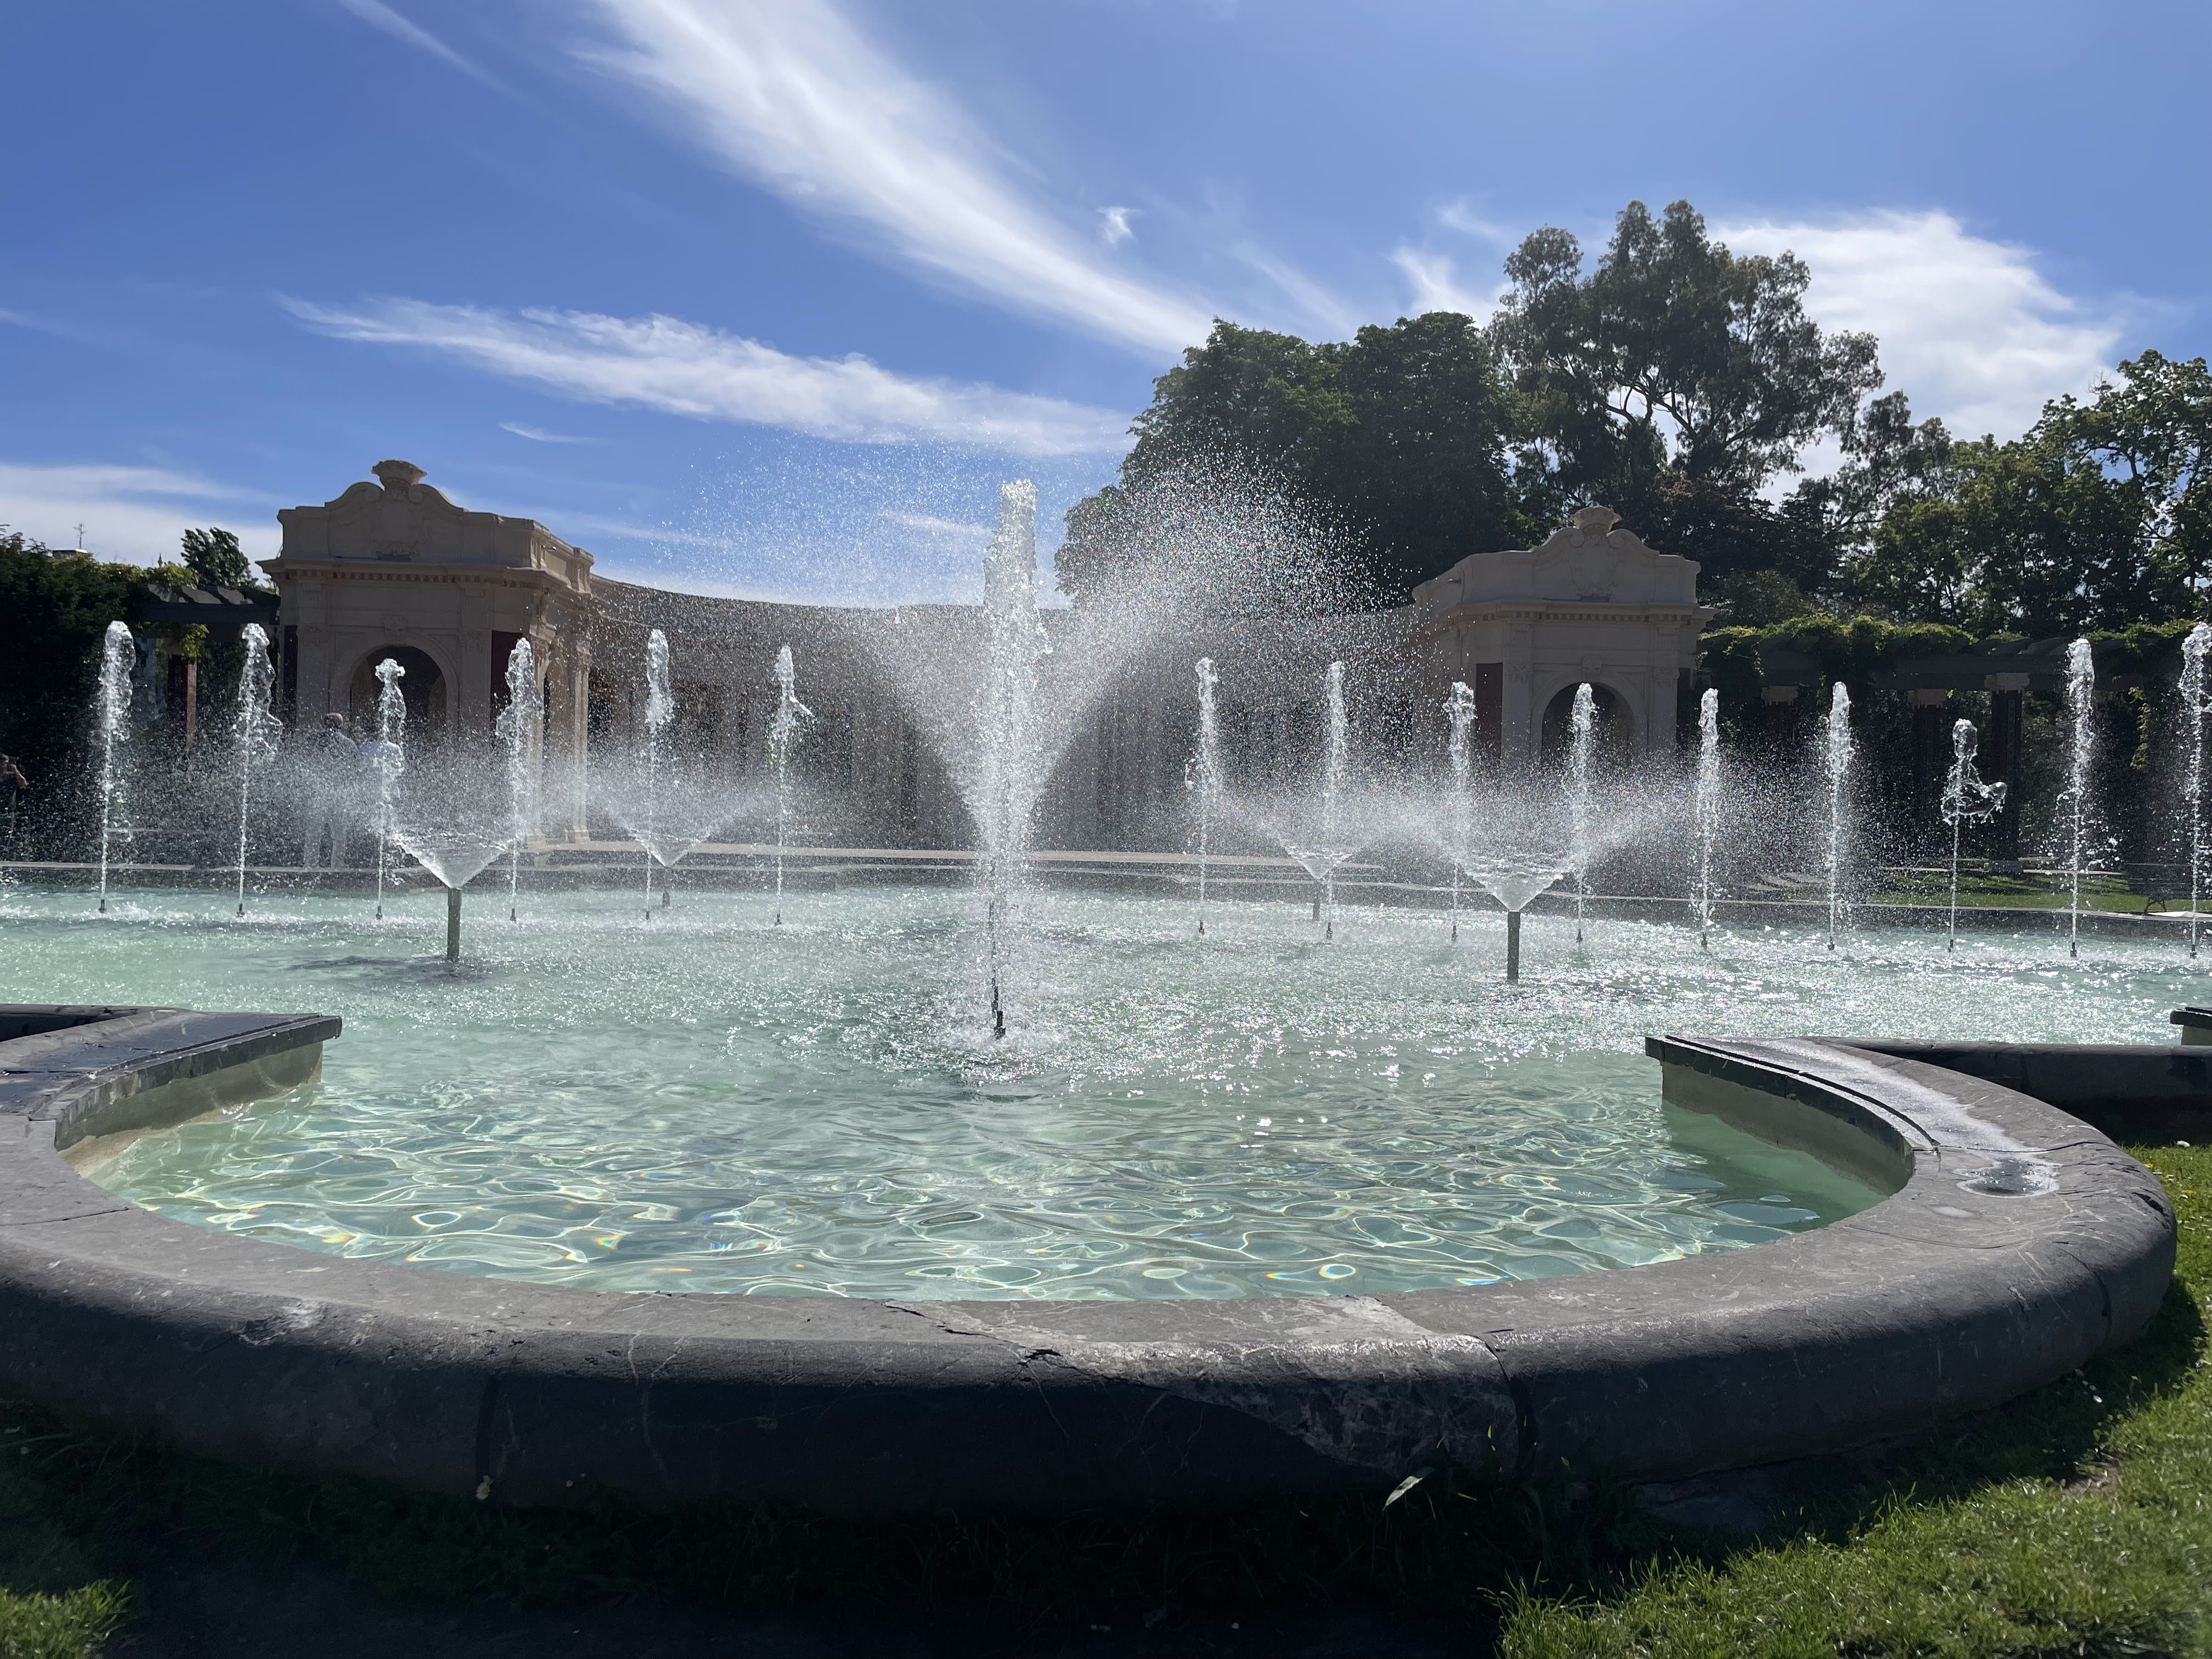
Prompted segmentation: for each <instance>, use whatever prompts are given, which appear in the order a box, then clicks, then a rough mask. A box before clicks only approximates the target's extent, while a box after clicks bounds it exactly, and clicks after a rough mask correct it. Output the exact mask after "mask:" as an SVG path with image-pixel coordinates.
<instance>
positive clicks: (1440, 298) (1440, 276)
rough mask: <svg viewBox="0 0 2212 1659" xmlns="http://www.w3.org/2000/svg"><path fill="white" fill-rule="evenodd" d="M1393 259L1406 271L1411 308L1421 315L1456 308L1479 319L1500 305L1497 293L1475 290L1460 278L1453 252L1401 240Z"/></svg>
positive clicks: (1484, 320)
mask: <svg viewBox="0 0 2212 1659" xmlns="http://www.w3.org/2000/svg"><path fill="white" fill-rule="evenodd" d="M1390 263H1391V264H1394V265H1395V266H1397V267H1398V269H1399V270H1401V271H1402V272H1403V273H1404V274H1405V277H1406V287H1407V292H1408V298H1407V310H1408V312H1409V313H1412V314H1413V315H1415V316H1419V315H1422V314H1423V313H1427V312H1431V311H1456V312H1459V313H1462V314H1463V315H1466V316H1468V317H1472V318H1474V320H1475V321H1477V322H1478V323H1480V322H1486V321H1487V320H1489V317H1490V313H1492V312H1493V311H1495V310H1496V309H1497V308H1498V301H1497V300H1496V298H1495V297H1494V296H1488V295H1480V294H1477V293H1475V292H1474V290H1473V289H1469V288H1468V287H1466V286H1465V285H1464V284H1463V283H1462V282H1461V281H1460V276H1459V268H1458V266H1457V264H1455V262H1454V261H1453V260H1452V258H1450V256H1449V255H1448V254H1443V253H1428V252H1423V251H1422V250H1421V249H1419V248H1416V247H1411V246H1406V245H1404V244H1402V243H1401V245H1400V246H1398V247H1397V248H1396V249H1395V251H1394V252H1392V253H1391V255H1390Z"/></svg>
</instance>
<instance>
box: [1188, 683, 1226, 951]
mask: <svg viewBox="0 0 2212 1659" xmlns="http://www.w3.org/2000/svg"><path fill="white" fill-rule="evenodd" d="M1197 673H1198V740H1197V746H1196V748H1195V749H1194V750H1193V751H1192V754H1191V757H1190V768H1189V770H1188V772H1187V773H1186V774H1185V775H1184V778H1183V783H1184V787H1187V788H1188V789H1189V790H1190V792H1191V793H1192V795H1193V797H1194V799H1196V801H1197V803H1198V936H1199V937H1200V939H1204V938H1205V937H1206V864H1207V860H1209V858H1210V857H1211V856H1212V835H1213V815H1214V812H1215V811H1216V810H1217V809H1218V806H1219V805H1220V803H1221V790H1222V774H1221V715H1220V712H1219V710H1218V708H1216V707H1215V705H1214V692H1215V690H1216V688H1217V687H1218V685H1219V684H1220V683H1221V677H1220V676H1219V675H1218V674H1217V673H1216V672H1215V671H1214V668H1213V659H1212V658H1211V657H1200V659H1198V665H1197Z"/></svg>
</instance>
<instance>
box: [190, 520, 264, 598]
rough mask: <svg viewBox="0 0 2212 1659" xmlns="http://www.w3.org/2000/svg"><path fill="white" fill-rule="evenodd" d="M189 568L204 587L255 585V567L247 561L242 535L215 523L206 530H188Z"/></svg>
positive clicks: (197, 581)
mask: <svg viewBox="0 0 2212 1659" xmlns="http://www.w3.org/2000/svg"><path fill="white" fill-rule="evenodd" d="M184 559H185V569H187V570H189V571H191V573H192V580H193V581H195V582H196V583H197V584H198V585H199V586H202V587H239V588H245V587H251V586H253V567H252V565H250V564H248V563H247V562H246V552H245V550H244V549H242V548H240V546H239V544H238V538H237V536H236V535H235V534H234V533H233V532H230V531H228V530H221V529H216V528H214V527H212V526H210V528H208V529H206V530H187V531H186V532H185V538H184Z"/></svg>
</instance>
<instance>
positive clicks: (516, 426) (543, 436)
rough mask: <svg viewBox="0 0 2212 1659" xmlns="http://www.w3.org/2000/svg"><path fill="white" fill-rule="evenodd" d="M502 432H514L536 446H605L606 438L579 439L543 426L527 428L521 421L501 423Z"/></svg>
mask: <svg viewBox="0 0 2212 1659" xmlns="http://www.w3.org/2000/svg"><path fill="white" fill-rule="evenodd" d="M499 429H500V430H501V432H512V433H513V434H514V435H515V436H516V437H518V438H527V439H529V440H530V441H531V442H532V443H534V444H603V443H605V441H606V440H605V439H604V438H578V437H573V436H571V435H569V434H568V433H566V432H548V431H547V430H546V429H545V428H544V427H542V426H525V425H523V424H522V422H520V421H501V422H500V423H499Z"/></svg>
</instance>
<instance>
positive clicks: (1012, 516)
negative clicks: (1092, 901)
mask: <svg viewBox="0 0 2212 1659" xmlns="http://www.w3.org/2000/svg"><path fill="white" fill-rule="evenodd" d="M983 617H984V623H985V626H986V628H987V629H988V633H989V640H988V653H989V654H988V659H987V663H988V668H987V677H986V678H985V681H984V684H983V689H982V695H981V697H980V698H979V699H978V700H977V702H976V703H975V720H976V726H977V730H978V738H979V741H978V744H977V747H976V757H977V760H978V762H979V768H978V774H979V775H978V777H977V779H976V781H977V783H978V785H979V786H980V787H979V791H978V799H973V800H971V801H970V803H969V807H970V811H972V812H974V814H975V825H976V829H978V831H979V832H980V835H981V842H982V846H981V848H980V849H979V851H980V853H981V858H980V860H978V867H977V873H978V875H979V876H980V878H981V886H982V890H983V933H984V949H985V952H986V958H987V960H986V974H987V978H988V981H989V989H990V1014H991V1035H992V1036H993V1037H994V1039H999V1038H1003V1037H1004V1036H1006V984H1005V951H1006V946H1007V945H1008V943H1009V937H1008V936H1009V932H1010V930H1011V928H1012V926H1013V923H1014V903H1015V891H1014V888H1015V883H1016V882H1017V880H1018V878H1019V876H1020V871H1021V860H1022V858H1023V855H1024V854H1025V853H1026V852H1027V851H1028V850H1029V842H1030V829H1031V825H1032V821H1033V820H1034V818H1035V817H1036V804H1037V798H1038V796H1039V795H1040V794H1041V793H1042V790H1043V787H1044V769H1043V759H1044V757H1043V752H1042V751H1043V745H1042V742H1041V740H1040V737H1041V734H1040V732H1039V730H1038V726H1039V720H1038V711H1037V665H1038V664H1039V663H1041V662H1042V661H1043V660H1044V659H1045V657H1046V656H1047V655H1048V653H1050V651H1051V649H1052V644H1051V641H1049V640H1048V638H1047V637H1046V635H1045V630H1044V624H1043V622H1042V619H1041V618H1040V617H1038V615H1037V574H1036V485H1035V484H1033V483H1030V482H1028V481H1027V480H1026V479H1023V480H1018V481H1017V482H1015V483H1009V484H1007V485H1006V486H1004V487H1003V488H1002V489H1000V493H999V533H998V537H997V538H996V540H995V542H994V544H993V546H992V549H991V556H990V557H989V558H988V559H987V560H985V561H984V564H983ZM979 808H980V810H977V809H979Z"/></svg>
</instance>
